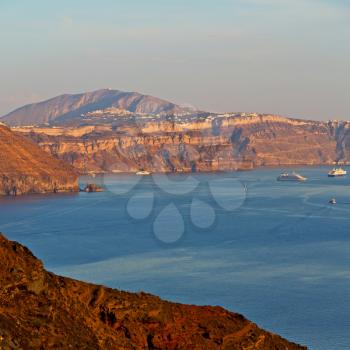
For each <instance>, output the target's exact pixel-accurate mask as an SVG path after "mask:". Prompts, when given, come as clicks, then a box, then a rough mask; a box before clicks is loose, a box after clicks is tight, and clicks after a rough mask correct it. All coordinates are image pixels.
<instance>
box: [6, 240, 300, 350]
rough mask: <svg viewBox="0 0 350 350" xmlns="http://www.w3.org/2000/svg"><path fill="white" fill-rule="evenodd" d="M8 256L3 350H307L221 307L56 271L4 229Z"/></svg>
mask: <svg viewBox="0 0 350 350" xmlns="http://www.w3.org/2000/svg"><path fill="white" fill-rule="evenodd" d="M0 261H1V269H0V286H1V289H0V348H1V349H33V350H34V349H87V350H98V349H101V350H102V349H104V350H105V349H106V350H108V349H124V350H129V349H130V350H131V349H135V350H136V349H145V350H146V349H148V350H157V349H159V350H160V349H162V350H175V349H178V350H181V349H182V350H187V349H188V350H196V349H197V350H200V349H203V350H204V349H207V350H214V349H226V350H235V349H237V350H238V349H256V350H282V349H284V350H287V349H288V350H303V349H306V347H303V346H299V345H297V344H293V343H290V342H288V341H287V340H284V339H282V338H281V337H279V336H277V335H274V334H272V333H269V332H266V331H264V330H262V329H260V328H259V327H257V326H256V325H255V324H254V323H252V322H250V321H248V320H246V319H245V318H244V317H243V316H242V315H239V314H236V313H233V312H229V311H226V310H224V309H222V308H220V307H210V306H202V307H200V306H192V305H182V304H175V303H170V302H167V301H163V300H161V299H160V298H158V297H156V296H153V295H150V294H146V293H143V292H141V293H127V292H122V291H119V290H113V289H110V288H106V287H103V286H98V285H93V284H89V283H84V282H79V281H76V280H72V279H70V278H64V277H59V276H56V275H54V274H53V273H50V272H47V271H45V270H44V268H43V265H42V263H41V261H39V260H38V259H36V258H35V257H34V256H33V255H32V253H31V252H30V251H29V250H28V249H27V248H25V247H23V246H22V245H20V244H19V243H16V242H11V241H9V240H7V239H6V238H5V237H4V236H3V235H1V234H0Z"/></svg>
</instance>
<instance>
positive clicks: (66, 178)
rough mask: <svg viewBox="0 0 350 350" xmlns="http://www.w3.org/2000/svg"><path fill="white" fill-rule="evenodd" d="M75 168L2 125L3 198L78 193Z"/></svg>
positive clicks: (0, 171) (0, 192)
mask: <svg viewBox="0 0 350 350" xmlns="http://www.w3.org/2000/svg"><path fill="white" fill-rule="evenodd" d="M77 190H78V178H77V174H76V173H75V171H74V170H73V168H72V167H71V166H69V165H67V164H65V163H63V162H62V161H58V160H57V159H55V158H54V157H52V156H50V155H49V154H47V152H44V151H43V150H42V149H41V148H40V147H38V145H36V144H35V143H34V142H32V141H30V140H28V139H26V138H24V137H23V136H22V135H19V134H16V133H14V132H12V131H11V130H10V129H9V128H8V127H6V126H4V125H0V195H20V194H24V193H45V192H63V191H77Z"/></svg>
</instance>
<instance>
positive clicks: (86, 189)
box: [82, 184, 104, 192]
mask: <svg viewBox="0 0 350 350" xmlns="http://www.w3.org/2000/svg"><path fill="white" fill-rule="evenodd" d="M82 191H83V192H103V191H104V188H103V187H102V186H100V185H97V184H87V185H86V186H85V187H84V189H83V190H82Z"/></svg>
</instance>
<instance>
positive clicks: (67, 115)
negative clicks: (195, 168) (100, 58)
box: [1, 89, 189, 126]
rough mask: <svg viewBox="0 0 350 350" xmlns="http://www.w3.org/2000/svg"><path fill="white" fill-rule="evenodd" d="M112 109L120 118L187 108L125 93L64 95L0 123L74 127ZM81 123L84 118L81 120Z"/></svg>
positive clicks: (184, 111) (14, 113)
mask: <svg viewBox="0 0 350 350" xmlns="http://www.w3.org/2000/svg"><path fill="white" fill-rule="evenodd" d="M108 108H112V110H117V111H119V113H121V114H128V112H129V113H131V114H132V113H136V114H151V115H163V114H187V113H188V112H189V109H188V108H183V107H180V106H178V105H176V104H174V103H171V102H168V101H164V100H162V99H160V98H157V97H153V96H148V95H142V94H140V93H137V92H125V91H119V90H112V89H101V90H97V91H93V92H86V93H81V94H65V95H60V96H57V97H54V98H51V99H49V100H46V101H42V102H39V103H33V104H30V105H26V106H23V107H20V108H18V109H16V110H14V111H12V112H10V113H9V114H7V115H5V116H4V117H3V118H1V120H2V121H3V122H6V123H8V124H9V125H12V126H16V125H17V126H19V125H40V124H46V123H54V124H57V123H58V124H60V123H63V124H64V123H74V122H75V121H76V120H80V119H81V116H82V115H83V116H84V114H88V113H90V112H94V111H97V112H100V111H101V110H104V109H108ZM83 119H84V118H83Z"/></svg>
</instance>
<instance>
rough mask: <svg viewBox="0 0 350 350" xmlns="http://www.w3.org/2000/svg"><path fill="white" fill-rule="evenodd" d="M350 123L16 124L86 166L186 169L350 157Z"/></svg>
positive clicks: (252, 117) (218, 118) (253, 117)
mask: <svg viewBox="0 0 350 350" xmlns="http://www.w3.org/2000/svg"><path fill="white" fill-rule="evenodd" d="M349 126H350V123H347V122H343V123H336V122H334V123H330V122H329V123H324V122H317V121H306V120H297V119H289V118H283V117H279V116H273V115H257V114H249V115H246V114H228V115H205V116H200V115H199V116H194V117H193V118H191V117H185V118H176V117H175V118H172V119H171V118H168V119H167V120H161V121H159V120H144V119H140V120H136V121H135V120H133V121H130V120H129V121H128V120H125V121H123V122H120V123H119V124H104V125H87V126H81V127H77V128H20V129H18V131H20V132H22V133H25V134H26V135H27V136H28V137H31V138H32V139H33V140H34V141H35V142H37V143H38V144H39V145H40V146H41V147H42V148H43V149H44V150H46V151H47V152H48V153H50V154H52V155H54V156H55V157H57V158H60V159H63V160H65V161H66V162H68V163H70V164H71V165H73V166H74V167H76V168H77V169H79V170H80V171H81V172H119V171H121V172H129V171H131V172H134V171H137V170H139V169H146V170H150V171H153V172H156V171H158V172H166V171H170V172H172V171H180V172H182V171H184V172H187V171H217V170H236V169H252V168H254V167H259V166H288V165H319V164H333V163H334V162H338V161H339V162H350V131H349V130H350V129H349Z"/></svg>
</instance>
